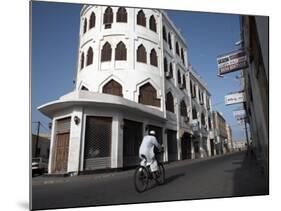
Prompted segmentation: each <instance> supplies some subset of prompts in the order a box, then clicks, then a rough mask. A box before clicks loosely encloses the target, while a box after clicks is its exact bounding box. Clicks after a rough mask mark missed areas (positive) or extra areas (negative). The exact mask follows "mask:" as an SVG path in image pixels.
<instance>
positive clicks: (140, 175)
mask: <svg viewBox="0 0 281 211" xmlns="http://www.w3.org/2000/svg"><path fill="white" fill-rule="evenodd" d="M159 153H160V152H159ZM159 153H158V154H159ZM155 158H156V161H157V164H158V168H159V170H158V172H159V173H158V175H157V176H155V177H153V172H151V169H150V165H145V166H141V165H140V166H138V167H137V168H136V170H135V174H134V183H135V189H136V191H137V192H139V193H141V192H144V191H145V190H146V189H147V186H148V184H149V181H152V180H155V181H156V183H157V184H158V185H163V184H164V183H165V168H164V165H163V164H162V163H161V162H159V160H158V157H157V156H155ZM144 159H145V163H146V158H145V157H144Z"/></svg>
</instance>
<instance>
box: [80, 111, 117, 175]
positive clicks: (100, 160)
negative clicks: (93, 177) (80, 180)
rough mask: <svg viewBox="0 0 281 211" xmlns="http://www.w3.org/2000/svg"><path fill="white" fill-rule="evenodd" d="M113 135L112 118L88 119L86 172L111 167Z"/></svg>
mask: <svg viewBox="0 0 281 211" xmlns="http://www.w3.org/2000/svg"><path fill="white" fill-rule="evenodd" d="M111 134H112V118H110V117H93V116H88V117H87V119H86V133H85V151H84V170H96V169H102V168H110V167H111Z"/></svg>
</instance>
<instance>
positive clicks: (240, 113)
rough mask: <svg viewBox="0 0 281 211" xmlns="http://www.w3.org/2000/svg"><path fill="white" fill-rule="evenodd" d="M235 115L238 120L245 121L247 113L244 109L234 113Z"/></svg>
mask: <svg viewBox="0 0 281 211" xmlns="http://www.w3.org/2000/svg"><path fill="white" fill-rule="evenodd" d="M233 115H234V117H235V118H236V120H244V119H245V118H246V111H245V110H244V109H242V110H236V111H233Z"/></svg>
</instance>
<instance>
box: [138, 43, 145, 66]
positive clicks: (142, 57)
mask: <svg viewBox="0 0 281 211" xmlns="http://www.w3.org/2000/svg"><path fill="white" fill-rule="evenodd" d="M146 60H147V59H146V50H145V47H144V46H143V45H142V44H141V45H140V46H139V47H138V49H137V61H138V62H142V63H146Z"/></svg>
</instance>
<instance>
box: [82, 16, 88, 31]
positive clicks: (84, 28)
mask: <svg viewBox="0 0 281 211" xmlns="http://www.w3.org/2000/svg"><path fill="white" fill-rule="evenodd" d="M86 31H87V18H85V20H84V27H83V33H84V34H85V33H86Z"/></svg>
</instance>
